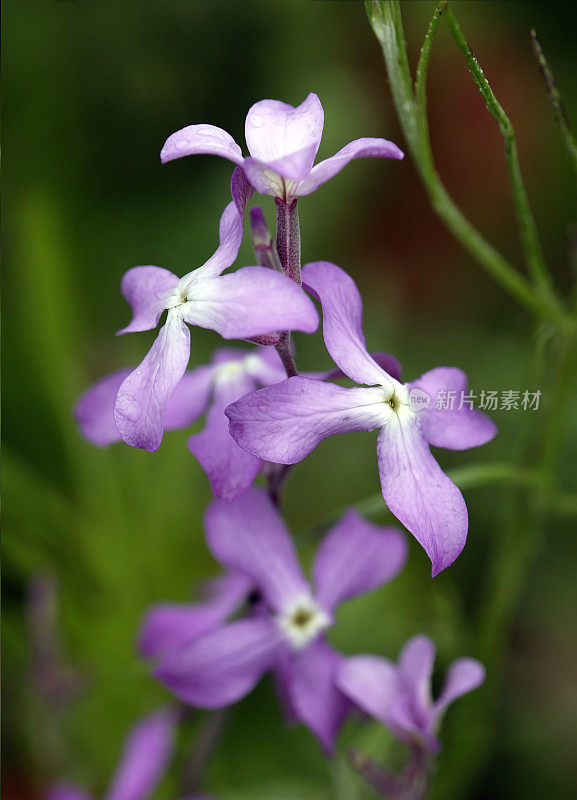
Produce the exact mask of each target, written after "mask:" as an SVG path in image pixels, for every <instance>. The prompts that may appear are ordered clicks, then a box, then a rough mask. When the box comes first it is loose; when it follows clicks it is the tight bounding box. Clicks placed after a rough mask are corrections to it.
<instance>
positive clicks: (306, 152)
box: [160, 93, 403, 203]
mask: <svg viewBox="0 0 577 800" xmlns="http://www.w3.org/2000/svg"><path fill="white" fill-rule="evenodd" d="M323 125H324V111H323V107H322V105H321V102H320V100H319V98H318V97H317V95H316V94H312V93H311V94H309V96H308V97H307V98H306V100H305V101H304V102H303V103H301V104H300V106H297V107H296V108H294V107H293V106H290V105H288V104H287V103H281V102H280V101H279V100H261V101H260V102H258V103H255V104H254V105H253V106H252V107H251V108H250V110H249V112H248V114H247V117H246V126H245V137H246V143H247V146H248V150H249V153H250V157H248V158H244V157H243V155H242V151H241V149H240V147H239V146H238V144H237V143H236V142H235V141H234V139H233V138H232V136H230V134H228V133H227V132H226V131H224V130H222V128H216V127H215V126H214V125H189V126H188V127H187V128H183V129H182V130H180V131H177V132H176V133H173V134H172V136H169V138H168V139H167V140H166V142H165V144H164V147H163V148H162V152H161V154H160V158H161V161H162V162H163V163H166V162H167V161H173V160H174V159H176V158H182V157H183V156H191V155H196V154H200V153H206V154H212V155H216V156H222V157H223V158H227V159H229V161H233V162H234V163H235V164H239V165H241V166H242V169H243V170H244V173H245V175H246V177H247V178H248V180H249V181H250V182H251V184H252V185H253V186H254V188H255V189H256V191H257V192H260V194H268V195H272V196H273V197H277V198H279V199H280V200H282V201H283V202H286V203H290V202H291V201H292V200H293V199H295V198H297V197H302V196H303V195H307V194H311V193H312V192H314V191H315V189H317V188H318V187H319V186H320V185H321V184H323V183H325V182H326V181H328V180H330V178H332V177H333V175H336V174H337V173H338V172H340V171H341V169H342V168H343V167H344V166H346V165H347V164H348V163H349V161H352V160H353V159H355V158H396V159H401V158H403V153H402V151H401V150H399V148H398V147H397V146H396V145H395V144H393V142H389V141H387V140H386V139H369V138H363V139H355V140H354V141H352V142H349V144H347V145H346V146H345V147H343V148H342V150H339V151H338V153H336V154H335V155H334V156H332V157H331V158H327V159H325V160H324V161H321V162H320V163H318V164H316V166H313V163H314V160H315V156H316V154H317V151H318V149H319V145H320V142H321V137H322V133H323Z"/></svg>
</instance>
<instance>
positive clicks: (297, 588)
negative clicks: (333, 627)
mask: <svg viewBox="0 0 577 800" xmlns="http://www.w3.org/2000/svg"><path fill="white" fill-rule="evenodd" d="M205 529H206V539H207V542H208V546H209V547H210V549H211V551H212V553H213V554H214V556H215V558H217V559H218V561H220V562H221V563H222V564H224V565H225V566H227V567H228V568H229V569H232V570H236V571H238V572H242V573H243V574H245V575H248V576H249V577H250V578H251V579H252V581H253V583H254V584H255V585H256V586H257V588H258V589H260V590H261V591H262V592H263V594H264V595H265V596H266V599H267V601H268V602H269V604H270V605H271V606H272V607H273V608H274V609H276V610H277V611H279V610H281V609H282V608H284V607H286V606H287V605H290V604H291V602H293V601H294V599H295V597H300V596H302V595H305V594H309V593H310V589H309V586H308V584H307V582H306V580H305V578H304V575H303V573H302V570H301V568H300V564H299V563H298V560H297V557H296V553H295V549H294V545H293V541H292V538H291V535H290V533H289V531H288V530H287V529H286V527H285V525H284V522H283V521H282V519H281V517H280V515H279V513H278V511H277V509H276V508H275V507H274V506H273V504H272V502H271V501H270V500H269V498H268V496H267V494H266V492H265V491H264V490H263V489H257V488H256V487H253V488H252V489H249V490H248V491H247V492H245V494H244V495H242V497H237V498H236V500H233V501H232V502H230V503H225V502H223V501H222V500H215V501H214V502H213V503H212V504H211V505H210V506H209V507H208V510H207V512H206V515H205Z"/></svg>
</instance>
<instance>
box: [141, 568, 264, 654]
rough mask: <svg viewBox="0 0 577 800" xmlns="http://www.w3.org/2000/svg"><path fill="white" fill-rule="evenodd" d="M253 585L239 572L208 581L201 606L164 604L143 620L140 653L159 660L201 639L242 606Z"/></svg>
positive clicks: (152, 609) (151, 610) (195, 604)
mask: <svg viewBox="0 0 577 800" xmlns="http://www.w3.org/2000/svg"><path fill="white" fill-rule="evenodd" d="M250 587H251V583H250V581H249V579H248V578H246V577H245V576H244V575H240V574H238V573H232V572H230V573H227V574H225V575H222V576H220V577H219V578H215V579H214V580H212V581H209V582H208V584H207V587H206V599H204V600H203V601H202V602H201V603H187V604H184V603H182V604H177V603H163V604H159V605H156V606H153V607H152V608H151V609H150V610H149V611H148V613H147V614H146V616H145V618H144V622H143V624H142V627H141V629H140V633H139V637H138V650H139V652H140V654H141V655H143V656H144V657H145V658H156V657H157V656H160V655H162V654H163V653H165V652H168V651H169V650H176V649H178V648H179V647H182V646H183V645H185V644H187V643H188V642H191V641H194V640H195V639H199V638H200V637H201V636H204V634H206V633H208V632H209V631H211V630H213V629H214V628H215V627H216V626H217V625H218V624H219V623H220V622H222V621H223V620H225V619H226V618H227V617H228V616H229V615H230V614H232V613H233V612H234V611H236V609H237V608H238V607H239V606H240V605H241V604H242V603H243V601H244V600H245V599H246V597H247V596H248V594H249V591H250Z"/></svg>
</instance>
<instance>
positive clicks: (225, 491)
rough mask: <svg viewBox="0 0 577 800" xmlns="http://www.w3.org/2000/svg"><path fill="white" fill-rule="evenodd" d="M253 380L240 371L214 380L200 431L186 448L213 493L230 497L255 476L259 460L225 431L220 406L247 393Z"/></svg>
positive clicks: (244, 489)
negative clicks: (211, 397) (203, 425)
mask: <svg viewBox="0 0 577 800" xmlns="http://www.w3.org/2000/svg"><path fill="white" fill-rule="evenodd" d="M254 387H255V381H254V379H253V378H251V377H250V376H249V375H247V374H246V373H245V372H244V371H243V372H238V373H236V374H234V373H233V374H232V375H231V376H230V377H227V378H226V379H222V380H217V383H216V385H215V399H214V402H213V405H212V406H211V408H210V411H209V412H208V416H207V420H206V425H205V428H204V430H203V431H202V432H201V433H197V434H195V435H194V436H191V437H190V439H189V440H188V443H187V444H188V448H189V450H190V451H191V453H192V454H193V455H194V456H195V458H196V459H197V460H198V462H199V463H200V465H201V466H202V468H203V470H204V471H205V472H206V474H207V475H208V479H209V481H210V485H211V488H212V491H213V494H214V495H215V497H218V498H219V499H221V500H233V499H234V498H235V497H237V496H238V495H240V494H242V493H243V492H245V491H246V490H247V489H248V487H249V486H250V485H251V484H252V482H253V481H254V479H255V478H256V476H257V474H258V472H259V470H260V468H261V465H262V461H261V460H260V458H256V457H255V456H253V455H251V454H250V453H247V452H246V451H245V450H242V449H241V448H240V447H239V446H238V445H237V443H236V442H235V441H234V439H233V438H232V436H231V435H230V433H229V431H228V419H227V417H226V416H225V413H224V409H225V408H226V406H227V405H228V404H229V403H231V402H232V401H233V400H237V399H238V398H239V397H242V396H243V395H245V394H247V392H250V391H251V390H252V389H254Z"/></svg>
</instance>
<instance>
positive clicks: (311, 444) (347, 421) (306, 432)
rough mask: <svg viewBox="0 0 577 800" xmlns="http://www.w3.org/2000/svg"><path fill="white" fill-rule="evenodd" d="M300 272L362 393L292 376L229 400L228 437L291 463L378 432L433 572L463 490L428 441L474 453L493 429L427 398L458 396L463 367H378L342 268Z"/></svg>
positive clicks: (385, 479) (457, 544) (462, 524)
mask: <svg viewBox="0 0 577 800" xmlns="http://www.w3.org/2000/svg"><path fill="white" fill-rule="evenodd" d="M302 274H303V285H304V286H305V288H307V289H309V291H310V292H311V293H312V294H313V295H314V296H315V297H317V298H318V299H319V300H320V303H321V306H322V310H323V335H324V340H325V344H326V347H327V349H328V351H329V353H330V354H331V356H332V358H333V360H334V361H335V362H336V364H337V365H338V366H339V367H340V368H341V370H342V371H343V372H344V373H345V374H346V375H348V376H349V377H350V378H351V379H352V380H354V381H355V382H357V383H360V384H365V385H366V386H368V387H369V388H366V386H365V387H364V388H361V387H358V388H344V387H342V386H337V385H335V384H332V383H323V382H320V381H315V380H311V379H310V378H305V377H300V376H299V377H294V378H289V379H288V380H286V381H283V382H282V383H279V384H276V385H275V386H270V387H267V388H264V389H260V390H258V391H257V392H252V393H251V394H249V395H246V396H245V397H243V398H241V399H240V400H237V401H236V402H235V403H232V404H231V405H230V406H229V407H228V408H227V409H226V414H227V416H228V417H229V419H230V432H231V434H232V436H233V437H234V438H235V439H236V441H237V442H238V444H240V446H241V447H243V448H244V449H245V450H248V452H249V453H252V454H253V455H256V456H259V457H260V458H263V459H267V460H268V461H273V462H277V463H281V464H294V463H296V462H298V461H301V460H302V459H303V458H305V456H307V455H308V454H309V453H310V452H311V451H312V450H313V449H314V448H315V447H316V446H317V445H318V444H319V443H320V442H321V441H322V440H323V439H324V438H326V437H327V436H331V435H333V434H337V433H349V432H352V431H371V430H374V429H375V428H378V429H379V437H378V440H377V458H378V465H379V473H380V478H381V487H382V491H383V497H384V499H385V502H386V503H387V505H388V507H389V509H390V510H391V511H392V512H393V514H394V515H395V516H396V517H397V518H398V519H399V520H400V521H401V522H402V523H403V525H404V526H405V527H406V528H407V529H408V530H409V531H411V533H412V534H414V536H415V537H416V539H417V540H418V541H419V542H420V543H421V545H422V546H423V547H424V548H425V550H426V552H427V554H428V556H429V558H430V559H431V562H432V572H433V576H434V575H436V574H437V573H439V572H440V571H441V570H443V569H445V567H448V566H449V564H451V563H452V562H453V561H454V560H455V558H456V557H457V556H458V555H459V553H460V552H461V550H462V549H463V546H464V544H465V540H466V537H467V525H468V521H467V507H466V505H465V501H464V500H463V497H462V495H461V492H460V491H459V489H458V488H457V487H456V486H455V484H454V483H453V482H452V481H451V480H450V479H449V478H448V477H447V476H446V475H445V474H444V473H443V471H442V470H441V468H440V467H439V465H438V464H437V462H436V460H435V459H434V458H433V456H432V455H431V452H430V450H429V445H434V446H435V447H446V448H449V449H453V450H462V449H466V448H469V447H476V446H477V445H481V444H485V442H488V441H489V440H490V439H492V438H493V436H494V435H495V433H496V427H495V425H494V423H493V422H492V421H491V420H490V419H489V418H488V417H486V416H485V415H484V414H482V413H481V412H479V411H477V410H474V409H470V408H465V407H463V408H461V409H453V408H451V409H446V410H445V409H437V408H435V407H434V406H432V405H431V404H430V403H427V402H426V400H427V399H429V398H434V397H436V396H437V395H438V394H439V392H440V391H441V390H442V389H445V390H456V391H465V390H466V388H467V378H466V376H465V374H464V373H463V372H461V370H459V369H456V368H452V367H438V368H437V369H433V370H431V371H429V372H426V373H425V374H424V375H422V376H421V377H420V378H418V379H417V380H415V381H412V382H411V383H408V384H403V383H401V381H400V377H401V375H400V366H399V365H398V362H397V368H396V369H392V368H389V370H388V372H387V371H385V370H384V369H383V368H382V367H381V366H380V365H379V364H378V363H377V362H376V361H375V359H374V358H373V357H372V356H371V355H370V354H369V353H368V351H367V348H366V344H365V338H364V335H363V332H362V301H361V297H360V294H359V291H358V289H357V287H356V285H355V283H354V281H353V279H352V278H351V277H350V276H349V275H348V274H347V273H346V272H344V270H342V269H340V267H337V266H336V265H335V264H330V263H329V262H325V261H319V262H316V263H312V264H307V265H306V266H305V267H304V269H303V273H302ZM412 397H414V402H412ZM424 400H425V402H423V401H424Z"/></svg>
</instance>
